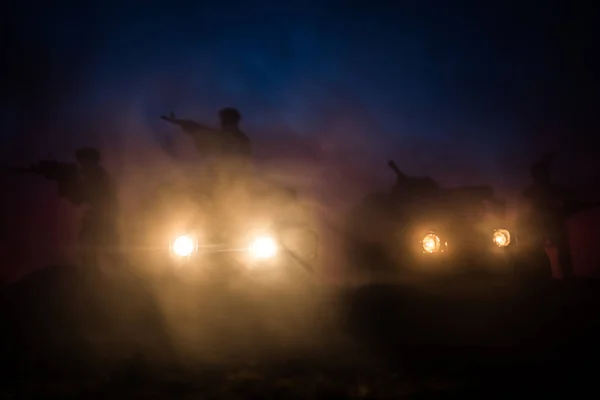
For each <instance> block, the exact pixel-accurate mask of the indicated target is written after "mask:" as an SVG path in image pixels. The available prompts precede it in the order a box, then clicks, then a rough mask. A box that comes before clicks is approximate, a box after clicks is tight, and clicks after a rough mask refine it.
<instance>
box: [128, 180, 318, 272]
mask: <svg viewBox="0 0 600 400" xmlns="http://www.w3.org/2000/svg"><path fill="white" fill-rule="evenodd" d="M186 176H189V177H190V178H189V179H187V180H179V181H177V183H167V184H163V185H160V186H159V187H158V189H157V190H156V193H155V195H154V196H151V197H150V198H149V199H148V200H147V201H146V202H145V203H144V204H142V205H141V206H140V208H139V210H138V213H136V216H135V217H134V218H130V219H133V223H132V224H130V226H129V227H128V232H129V233H128V234H127V236H128V237H130V238H134V242H135V243H131V242H130V243H129V244H128V245H127V247H128V248H129V249H131V251H129V253H130V255H131V256H132V257H133V258H134V259H135V260H134V263H135V264H137V265H141V266H143V267H142V268H145V269H150V270H151V271H150V272H152V273H153V274H155V276H165V275H168V276H180V277H184V278H185V279H212V278H216V277H221V278H228V277H232V276H235V277H247V278H260V279H262V280H263V281H265V280H272V279H276V278H277V277H281V276H285V277H286V278H289V277H290V276H296V275H298V276H310V275H312V274H313V273H314V272H315V268H316V264H317V258H318V257H317V256H318V236H317V234H316V232H315V229H314V228H313V226H314V225H313V221H312V216H311V214H310V211H309V210H308V207H306V206H305V205H304V204H303V202H302V200H301V199H300V198H299V196H298V195H297V194H296V193H295V191H294V190H292V189H289V188H286V187H283V186H281V185H279V184H275V183H272V182H268V181H266V180H265V179H263V178H262V177H260V176H259V177H255V178H253V179H251V180H243V181H239V182H230V183H228V184H223V185H218V184H215V182H214V181H211V180H210V177H209V176H207V175H206V174H205V175H202V173H198V171H194V172H190V173H189V174H186ZM134 249H135V250H134Z"/></svg>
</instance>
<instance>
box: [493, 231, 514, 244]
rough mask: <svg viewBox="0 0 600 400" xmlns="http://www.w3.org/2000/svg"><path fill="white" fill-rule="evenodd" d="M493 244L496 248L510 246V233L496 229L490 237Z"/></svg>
mask: <svg viewBox="0 0 600 400" xmlns="http://www.w3.org/2000/svg"><path fill="white" fill-rule="evenodd" d="M492 240H493V241H494V244H495V245H496V246H498V247H506V246H508V245H509V244H510V232H509V231H507V230H506V229H496V230H494V234H493V235H492Z"/></svg>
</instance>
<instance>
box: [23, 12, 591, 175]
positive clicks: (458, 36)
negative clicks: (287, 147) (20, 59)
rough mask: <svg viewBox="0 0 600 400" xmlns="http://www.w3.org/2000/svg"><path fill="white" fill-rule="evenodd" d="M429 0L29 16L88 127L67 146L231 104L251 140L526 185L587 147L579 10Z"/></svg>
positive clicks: (208, 115)
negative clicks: (553, 156) (313, 145)
mask: <svg viewBox="0 0 600 400" xmlns="http://www.w3.org/2000/svg"><path fill="white" fill-rule="evenodd" d="M426 3H427V2H404V5H403V6H402V7H395V6H393V5H392V4H391V3H390V2H377V1H375V2H372V1H371V2H364V1H344V2H342V1H337V2H335V1H329V2H326V1H319V2H311V1H298V2H275V1H245V2H236V1H225V2H218V3H215V4H214V5H202V4H200V3H199V2H173V4H172V5H170V6H168V7H167V6H165V4H164V2H160V3H159V2H153V1H150V2H133V1H132V2H129V1H121V2H110V1H109V2H102V3H101V4H98V5H92V6H89V5H85V6H84V5H81V6H72V7H67V6H63V7H54V8H49V7H41V6H38V7H33V6H31V5H27V4H25V5H24V6H23V5H22V6H21V8H23V7H25V8H27V9H28V10H29V12H28V13H27V12H26V14H28V15H27V17H26V18H22V19H20V20H19V21H20V23H18V24H17V25H18V26H19V28H20V30H21V31H22V32H26V33H27V34H28V35H29V37H30V38H33V39H34V40H35V39H36V38H38V39H39V38H42V40H43V43H44V46H45V47H46V49H48V51H49V52H50V54H51V56H50V57H51V65H52V70H53V73H52V74H51V76H50V78H48V79H51V80H53V81H54V82H58V84H57V85H55V86H54V87H53V88H54V89H53V90H54V92H53V93H52V94H51V95H50V98H52V99H53V100H52V103H53V109H52V112H53V114H52V115H53V116H52V119H53V124H54V125H55V126H56V128H55V129H56V130H58V131H61V132H64V131H65V130H69V129H72V130H73V129H75V128H74V127H75V126H78V127H79V128H80V129H84V130H86V132H87V133H86V134H85V135H82V134H74V133H73V132H71V133H70V135H71V136H69V134H67V133H61V135H62V134H64V135H66V136H69V137H70V139H65V141H68V142H69V143H70V144H77V145H79V144H81V145H83V144H89V142H90V141H93V140H98V139H97V138H96V139H92V138H95V137H96V136H97V135H100V136H102V135H107V133H106V132H101V131H102V129H105V130H110V131H111V133H110V135H117V136H118V135H124V134H125V133H123V132H121V131H122V129H121V128H120V126H119V121H123V120H125V119H129V120H130V119H132V118H134V119H136V120H137V121H139V122H140V123H143V124H144V125H145V126H148V127H149V128H148V132H146V135H147V136H148V137H149V140H158V141H160V140H161V138H163V137H164V136H165V135H168V134H169V133H168V132H169V129H168V127H165V126H164V124H162V123H161V122H160V120H159V119H158V116H159V115H160V114H163V113H166V112H169V111H171V110H173V111H176V112H177V113H178V114H179V115H185V116H190V117H196V118H198V119H203V120H205V121H208V122H212V121H214V119H215V117H214V115H215V111H216V110H217V109H218V108H220V107H221V106H223V105H234V106H237V107H238V108H239V109H240V110H241V111H242V113H243V114H244V116H245V127H246V129H247V130H248V132H249V133H250V135H251V136H252V137H255V138H262V139H268V138H273V137H277V138H282V137H285V136H286V135H290V134H292V133H293V134H296V135H300V136H302V137H305V138H314V137H317V138H320V137H322V136H324V135H327V136H330V137H333V138H334V139H333V140H334V141H336V142H338V143H339V142H346V143H345V144H344V145H345V146H350V147H352V146H353V145H354V147H358V148H359V149H362V150H363V152H365V153H369V154H370V158H369V156H367V157H366V158H365V160H368V161H372V160H374V159H380V158H386V157H390V156H395V157H403V159H402V160H401V162H400V164H401V165H404V166H405V167H406V168H407V169H408V170H409V171H411V172H414V173H420V171H422V173H432V174H437V175H440V174H441V175H444V174H450V175H453V178H452V180H453V181H454V180H456V179H455V177H456V176H458V175H460V176H465V174H466V172H465V171H470V173H471V175H472V176H469V177H466V176H465V179H466V180H472V179H479V180H494V181H496V182H499V183H500V181H502V182H504V181H506V182H516V180H515V179H517V180H518V178H517V177H518V175H519V174H521V172H522V171H523V170H524V169H525V168H526V165H527V163H528V162H529V161H530V159H531V157H535V156H536V154H537V153H539V152H542V151H545V150H547V149H556V148H557V147H560V148H563V149H564V148H565V147H567V148H568V147H569V146H571V147H573V148H574V146H575V147H576V145H579V147H585V146H581V143H580V142H581V141H579V142H577V143H575V144H574V143H570V142H569V143H567V141H566V139H565V138H566V137H567V138H569V140H570V141H571V142H573V141H574V136H573V135H572V134H571V135H568V134H565V133H564V132H563V129H562V127H563V125H564V124H565V119H564V118H563V116H562V115H561V112H562V111H561V112H556V110H557V109H560V108H561V107H562V103H561V100H560V99H563V98H564V97H565V96H564V95H565V91H564V90H565V89H564V88H561V85H562V86H569V84H565V83H564V82H565V79H567V80H568V79H570V77H567V78H565V76H567V75H574V73H573V72H572V71H565V68H564V67H565V65H566V64H564V61H561V57H562V56H564V55H565V53H564V52H565V49H571V48H573V46H571V45H570V44H569V43H567V42H568V40H567V39H568V35H569V34H570V31H569V29H571V30H573V29H575V28H574V26H575V24H573V21H575V20H574V19H573V18H574V17H571V19H569V15H568V13H567V10H560V9H557V8H551V7H549V6H546V7H544V8H532V7H530V8H525V7H521V8H518V9H516V8H514V7H508V6H500V5H499V4H501V2H497V3H498V4H494V2H490V3H486V5H485V7H483V6H482V5H479V6H477V7H476V6H475V5H476V4H477V3H474V6H472V7H462V8H461V7H450V6H443V3H444V2H430V3H427V4H426ZM42 11H44V12H42ZM559 17H563V19H559ZM577 21H579V22H580V24H581V21H580V20H577ZM577 26H579V25H577ZM557 32H559V33H557ZM558 39H560V40H558ZM561 40H562V42H561ZM565 43H566V44H565ZM578 43H582V42H581V40H580V41H579V42H578ZM581 46H582V49H584V50H585V48H584V47H585V46H584V45H581ZM557 60H558V61H557ZM561 63H562V64H561ZM561 68H562V69H561ZM561 74H562V75H561ZM565 74H566V75H565ZM569 82H570V81H569ZM62 86H64V87H65V88H68V89H69V91H68V93H67V91H66V89H65V90H60V89H61V88H62ZM570 86H573V85H570ZM561 90H562V91H561ZM553 91H554V92H556V93H553ZM63 92H64V93H63ZM557 99H558V100H557ZM571 106H572V105H571ZM66 119H70V120H69V121H68V122H65V121H66ZM75 122H76V124H75ZM110 123H112V124H110ZM107 124H108V125H107ZM48 126H49V123H48V124H47V125H46V126H44V129H45V130H50V128H48ZM559 126H560V128H559ZM65 127H67V128H66V129H65ZM359 137H360V138H362V139H360V140H359V139H358V138H359ZM540 137H543V138H544V139H545V140H544V141H543V142H542V141H540V140H539V139H540ZM367 138H368V140H367ZM548 138H553V139H548ZM86 140H87V142H86V143H84V142H85V141H86ZM104 141H106V140H104ZM367 141H368V142H369V145H368V146H366V147H365V143H367ZM42 142H44V141H42ZM47 142H48V141H46V142H44V143H47ZM59 142H60V141H57V140H54V141H52V143H53V145H55V146H58V143H59ZM79 142H81V143H79ZM46 145H47V144H46ZM355 150H356V149H355ZM69 152H70V150H69ZM407 154H410V155H411V157H410V158H409V157H407ZM507 159H511V162H510V163H507V162H506V160H507ZM440 160H442V161H443V162H444V163H445V165H441V163H440ZM459 164H460V165H461V167H460V168H459V167H458V165H459ZM452 171H454V173H452ZM475 172H476V173H475ZM444 178H445V177H444V176H440V179H441V180H442V181H443V180H444ZM525 179H526V178H525Z"/></svg>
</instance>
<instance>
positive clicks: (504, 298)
mask: <svg viewBox="0 0 600 400" xmlns="http://www.w3.org/2000/svg"><path fill="white" fill-rule="evenodd" d="M133 281H134V279H132V280H130V281H129V282H121V283H119V284H117V283H116V282H115V281H114V280H105V281H101V280H100V279H99V278H98V277H97V276H96V277H89V276H88V277H87V278H84V277H82V276H79V275H77V274H75V273H74V272H73V268H67V267H63V268H58V267H57V268H49V269H46V270H44V271H41V272H38V273H36V274H35V275H32V276H30V277H29V278H28V279H26V280H25V281H23V282H20V283H19V284H17V285H12V286H9V287H5V288H3V289H2V290H3V293H2V294H3V306H4V307H3V319H4V321H5V322H6V323H4V324H3V337H2V364H1V368H2V369H3V371H2V375H1V376H2V379H3V380H4V382H3V385H2V393H1V394H2V396H0V398H32V397H36V398H37V397H40V396H43V397H44V398H49V397H54V398H55V397H60V398H83V397H85V398H111V399H112V398H227V399H229V398H232V399H233V398H315V397H316V398H330V399H331V398H349V397H364V398H403V397H411V398H414V397H426V398H430V397H448V396H458V395H460V396H464V395H474V396H475V395H477V396H478V397H482V396H485V397H500V396H502V397H505V396H506V395H515V396H516V395H521V394H524V393H527V394H529V393H531V394H534V393H535V394H539V395H548V394H565V395H570V396H576V395H577V393H581V396H583V394H584V393H585V394H586V395H587V396H590V395H593V393H594V392H595V391H596V385H595V383H594V381H595V378H596V376H595V373H596V365H597V363H598V351H597V347H598V346H597V342H598V340H599V338H600V336H599V333H600V324H599V319H598V310H599V309H600V308H599V307H600V291H599V290H600V285H599V284H598V283H597V282H595V281H584V280H579V281H574V282H564V283H563V282H559V281H550V282H539V281H538V282H529V283H525V282H516V281H514V280H512V279H510V278H506V279H502V280H490V279H486V278H484V277H479V278H466V277H462V278H456V279H448V280H444V281H428V282H421V283H420V284H418V285H417V284H414V283H413V284H410V285H408V284H394V285H392V284H389V285H371V286H364V287H360V288H347V289H335V290H327V294H326V295H324V296H322V297H320V299H319V302H318V306H317V307H315V308H314V309H313V310H312V318H311V319H310V320H307V324H312V325H319V326H320V329H321V330H320V331H319V332H320V333H319V334H320V335H321V336H322V337H323V338H325V337H327V338H328V340H329V341H327V340H325V339H324V340H322V341H321V342H322V343H321V345H314V344H313V347H306V346H305V347H302V348H301V349H300V348H296V349H295V350H291V349H290V348H286V345H285V344H283V345H281V344H280V345H279V346H280V347H278V348H277V350H273V349H274V348H276V345H275V342H276V341H275V340H274V339H273V338H269V337H268V336H264V335H263V336H253V337H255V338H257V339H256V342H255V343H254V345H250V347H252V348H253V351H248V348H245V349H242V347H239V349H238V350H231V349H232V348H233V347H232V346H230V345H232V344H233V343H238V342H240V341H241V338H242V337H244V338H247V337H248V336H249V335H250V336H251V335H253V334H254V333H252V334H250V333H249V330H248V329H245V330H244V334H243V336H242V335H241V334H240V335H239V336H236V335H235V334H231V335H230V336H228V335H227V334H226V333H223V332H225V331H226V330H227V329H226V328H227V326H230V325H227V324H228V323H229V322H225V323H224V322H219V323H220V324H225V325H223V326H222V327H225V330H222V331H220V333H218V334H217V336H220V337H221V339H222V340H221V341H220V342H218V343H220V345H221V346H223V348H225V347H227V348H228V349H229V351H228V350H223V349H222V351H221V352H220V353H218V352H216V351H213V352H211V357H204V358H203V357H196V358H193V357H189V358H187V359H184V358H183V357H182V355H181V352H180V353H178V356H175V355H174V354H175V353H173V352H172V349H171V347H172V346H171V347H170V344H169V343H171V344H172V341H173V340H174V339H173V337H169V335H168V333H166V331H165V329H163V328H164V323H161V322H160V321H159V319H158V318H157V316H156V312H155V311H153V310H155V309H154V308H153V307H154V306H155V304H154V303H155V301H154V300H153V299H152V297H151V296H150V295H149V294H148V290H146V289H147V287H148V285H147V284H145V283H140V284H139V285H136V284H135V283H134V282H133ZM84 282H93V283H84ZM181 290H183V289H181ZM261 290H262V292H261V293H262V295H263V297H264V298H263V301H264V302H269V303H271V304H272V303H275V304H283V303H285V301H286V298H285V295H282V294H281V293H280V292H279V293H277V295H274V294H273V293H274V292H269V291H268V290H266V289H261ZM98 292H102V294H103V297H102V298H103V299H104V301H102V302H98V301H95V300H93V299H94V298H96V297H94V296H95V294H94V293H98ZM311 293H312V295H311V296H313V297H316V296H315V292H311ZM245 295H247V294H245ZM245 295H240V294H237V295H236V296H238V298H237V300H236V301H237V302H231V301H229V302H228V303H227V306H225V305H223V304H225V303H219V304H222V307H223V308H221V309H218V308H216V309H217V312H216V313H217V314H227V315H228V317H229V319H230V320H233V319H235V320H239V319H240V318H241V315H240V316H237V315H236V311H235V310H236V308H237V309H240V308H242V307H244V306H246V307H247V305H248V303H249V298H247V297H244V296H245ZM221 296H223V295H221ZM269 296H272V297H273V298H271V299H268V297H269ZM210 298H211V299H212V300H210V301H215V300H214V299H215V298H216V297H215V296H212V297H210ZM106 299H110V301H109V302H107V301H106ZM153 304H154V305H153ZM214 304H216V303H213V306H212V307H213V309H215V307H216V306H214ZM260 304H262V303H253V305H254V306H255V307H261V306H260ZM265 304H266V303H265ZM282 307H283V306H282ZM117 309H119V310H122V309H128V310H129V311H131V313H127V317H126V318H121V319H118V318H116V317H115V315H116V314H118V312H117V311H115V310H117ZM107 310H110V311H107ZM238 311H239V310H238ZM240 314H244V312H241V313H240ZM246 314H248V312H246ZM273 315H275V314H273ZM277 315H278V317H275V319H280V320H281V324H283V325H285V324H292V319H293V317H292V315H293V312H292V311H290V310H289V309H286V310H285V311H284V312H283V314H277ZM181 318H182V319H183V318H185V316H184V315H183V312H182V316H181ZM203 321H204V322H203V323H204V324H205V326H204V327H205V328H206V329H210V328H211V327H212V325H210V326H209V324H208V323H207V321H208V320H206V319H205V320H203ZM211 321H212V320H211ZM214 321H216V320H214ZM214 321H213V322H214ZM244 321H245V322H244V323H246V324H250V325H251V318H246V319H245V320H244ZM215 323H216V322H215ZM122 325H123V326H124V325H130V326H131V327H135V329H133V330H129V331H127V330H119V329H120V328H121V326H122ZM239 326H240V325H239V324H238V325H236V328H235V329H233V328H232V329H231V330H239V329H240V328H239ZM313 328H314V326H313ZM253 329H254V328H253ZM315 330H316V331H318V330H319V329H317V328H315V329H313V335H314V331H315ZM90 332H94V333H95V334H96V336H98V337H100V338H101V339H102V338H111V339H110V340H112V342H113V344H112V345H111V346H108V345H105V347H102V346H100V348H101V350H100V351H96V352H92V351H91V350H90V348H91V347H90V345H89V343H90V340H91V339H90V337H91V334H90ZM132 332H135V333H132ZM340 332H342V333H345V334H340ZM128 336H135V337H137V338H141V337H143V338H144V341H141V340H135V341H134V342H135V345H132V344H131V343H133V342H132V341H131V340H130V339H132V338H131V337H128ZM225 336H227V339H223V338H224V337H225ZM258 338H260V339H258ZM338 338H339V339H338ZM342 338H345V339H348V338H350V339H351V342H350V343H351V344H350V343H348V342H347V341H346V342H344V343H343V344H342V343H341V342H342V341H343V339H342ZM95 340H100V339H95ZM128 340H129V341H128ZM117 342H118V343H120V346H118V345H115V344H114V343H117ZM95 343H98V342H97V341H96V342H95ZM216 343H217V342H212V345H214V346H216ZM92 354H93V355H92ZM216 354H218V355H219V356H215V355H216ZM266 354H268V356H267V355H266ZM219 357H220V359H219ZM11 396H12V397H11Z"/></svg>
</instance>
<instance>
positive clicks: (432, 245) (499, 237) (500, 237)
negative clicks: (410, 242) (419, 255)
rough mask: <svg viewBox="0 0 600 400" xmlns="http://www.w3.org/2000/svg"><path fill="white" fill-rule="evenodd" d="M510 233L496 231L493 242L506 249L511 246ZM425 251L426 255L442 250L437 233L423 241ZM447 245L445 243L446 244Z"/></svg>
mask: <svg viewBox="0 0 600 400" xmlns="http://www.w3.org/2000/svg"><path fill="white" fill-rule="evenodd" d="M510 239H511V237H510V232H509V231H508V230H506V229H495V230H494V233H493V234H492V242H494V244H495V245H496V246H498V247H506V246H508V245H509V244H510ZM421 245H422V246H423V251H425V252H426V253H437V252H438V251H440V250H441V249H442V241H441V239H440V237H439V236H438V235H436V234H435V233H428V234H427V235H425V237H424V238H423V239H422V240H421ZM444 245H445V243H444Z"/></svg>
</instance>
